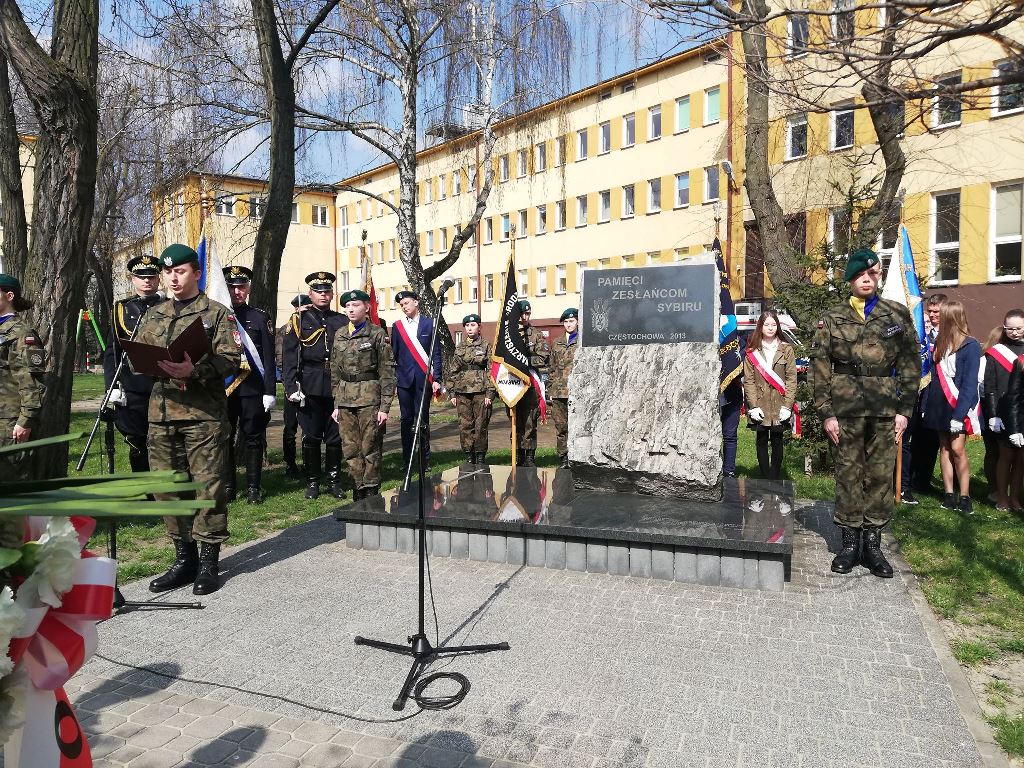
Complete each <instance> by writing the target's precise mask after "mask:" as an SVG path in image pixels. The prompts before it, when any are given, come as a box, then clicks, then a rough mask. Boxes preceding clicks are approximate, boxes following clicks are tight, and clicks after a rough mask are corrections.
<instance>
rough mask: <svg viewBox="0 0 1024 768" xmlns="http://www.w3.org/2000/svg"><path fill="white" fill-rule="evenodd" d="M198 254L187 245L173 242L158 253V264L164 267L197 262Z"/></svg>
mask: <svg viewBox="0 0 1024 768" xmlns="http://www.w3.org/2000/svg"><path fill="white" fill-rule="evenodd" d="M198 263H199V254H198V253H196V252H195V251H193V250H192V249H191V248H189V247H188V246H187V245H182V244H181V243H174V244H173V245H168V246H167V247H166V248H164V251H163V253H161V254H160V266H162V267H163V268H164V269H167V268H168V267H180V266H181V265H182V264H198Z"/></svg>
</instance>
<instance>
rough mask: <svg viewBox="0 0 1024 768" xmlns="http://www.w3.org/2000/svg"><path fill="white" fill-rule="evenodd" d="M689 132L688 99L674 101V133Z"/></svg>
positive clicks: (680, 98)
mask: <svg viewBox="0 0 1024 768" xmlns="http://www.w3.org/2000/svg"><path fill="white" fill-rule="evenodd" d="M688 130H690V97H689V96H680V97H679V98H678V99H676V133H682V132H683V131H688Z"/></svg>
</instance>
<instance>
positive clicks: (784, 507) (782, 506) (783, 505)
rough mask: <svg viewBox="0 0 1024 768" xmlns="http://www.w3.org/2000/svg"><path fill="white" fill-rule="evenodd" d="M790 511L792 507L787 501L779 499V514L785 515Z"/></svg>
mask: <svg viewBox="0 0 1024 768" xmlns="http://www.w3.org/2000/svg"><path fill="white" fill-rule="evenodd" d="M792 511H793V507H792V506H790V505H789V503H788V502H785V501H782V500H780V501H779V514H780V515H782V516H783V517H785V516H786V515H788V514H789V513H790V512H792Z"/></svg>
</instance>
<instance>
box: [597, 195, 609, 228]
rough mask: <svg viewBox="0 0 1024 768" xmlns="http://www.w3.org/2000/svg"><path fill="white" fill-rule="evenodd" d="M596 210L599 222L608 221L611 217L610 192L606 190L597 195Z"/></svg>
mask: <svg viewBox="0 0 1024 768" xmlns="http://www.w3.org/2000/svg"><path fill="white" fill-rule="evenodd" d="M597 200H598V209H597V213H598V216H597V220H598V221H599V222H605V221H610V220H611V217H612V191H611V190H610V189H606V190H604V191H602V192H598V193H597Z"/></svg>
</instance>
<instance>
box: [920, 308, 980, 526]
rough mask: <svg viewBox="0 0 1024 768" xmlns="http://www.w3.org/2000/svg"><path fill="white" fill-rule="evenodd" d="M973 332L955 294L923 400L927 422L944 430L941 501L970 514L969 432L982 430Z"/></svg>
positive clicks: (942, 326) (977, 349) (937, 341)
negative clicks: (979, 419) (978, 408)
mask: <svg viewBox="0 0 1024 768" xmlns="http://www.w3.org/2000/svg"><path fill="white" fill-rule="evenodd" d="M970 333H971V332H970V329H969V328H968V325H967V313H966V312H965V311H964V305H963V304H962V303H960V302H959V301H955V300H951V301H947V302H946V303H945V304H943V305H942V319H941V321H940V323H939V335H938V337H936V339H935V351H934V353H933V355H932V361H933V363H934V365H933V368H932V379H931V381H930V382H929V383H928V390H927V391H926V393H925V406H924V424H925V426H926V427H927V428H928V429H933V430H935V432H936V433H938V435H939V466H940V468H941V470H942V486H943V491H944V492H943V494H942V506H943V507H944V508H946V509H958V510H960V511H961V512H962V513H964V514H965V515H970V514H973V511H972V509H971V495H970V478H971V467H970V462H969V461H968V459H967V435H968V434H979V433H980V431H981V424H980V422H979V421H978V416H977V405H978V368H979V366H980V364H981V345H980V344H979V343H978V341H977V339H974V338H972V337H971V335H970ZM954 482H956V483H957V484H958V485H959V489H960V497H959V500H958V499H957V496H956V494H955V493H954V492H953V488H954Z"/></svg>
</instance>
